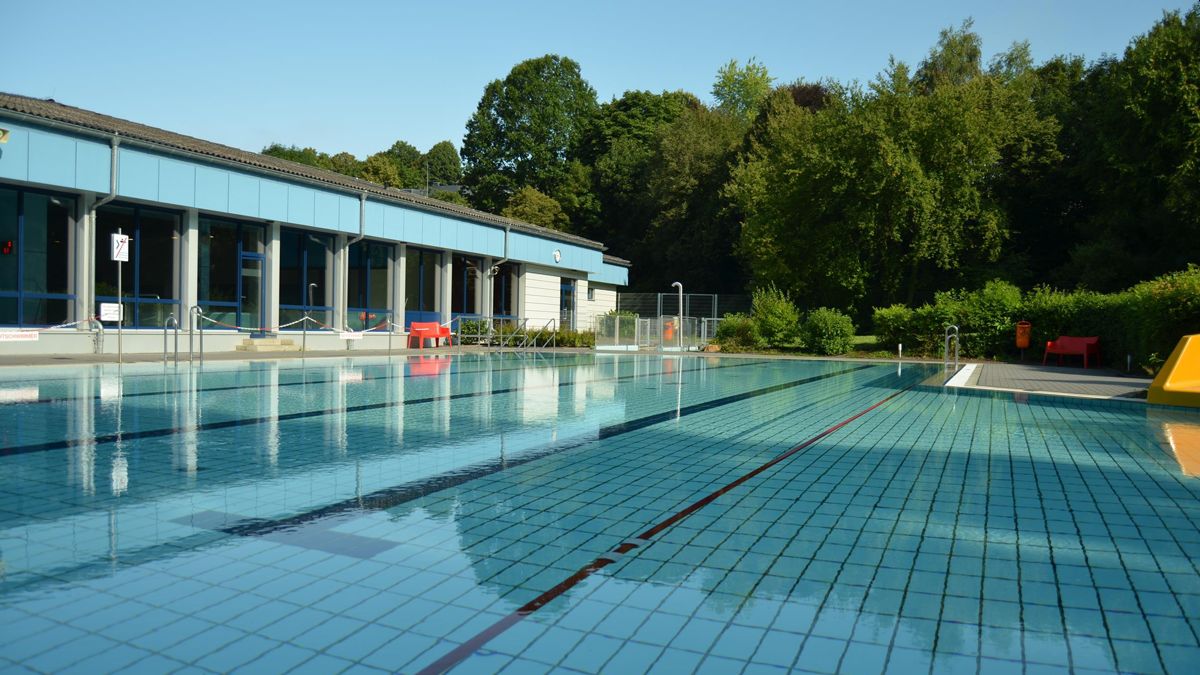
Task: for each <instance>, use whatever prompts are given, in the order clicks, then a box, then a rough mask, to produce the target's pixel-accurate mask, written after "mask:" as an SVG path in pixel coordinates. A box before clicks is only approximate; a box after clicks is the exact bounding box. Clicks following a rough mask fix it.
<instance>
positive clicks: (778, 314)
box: [751, 284, 800, 347]
mask: <svg viewBox="0 0 1200 675" xmlns="http://www.w3.org/2000/svg"><path fill="white" fill-rule="evenodd" d="M751 312H752V315H753V317H754V323H755V324H757V326H758V333H759V335H760V336H762V341H763V342H764V343H765V344H766V346H768V347H792V346H796V344H797V342H798V341H799V337H800V310H798V309H796V304H795V303H794V302H792V298H791V297H790V296H789V295H788V294H787V293H785V292H783V291H781V290H779V289H778V288H776V287H775V285H774V284H772V285H770V286H766V287H763V288H757V289H755V290H754V297H753V299H752V300H751Z"/></svg>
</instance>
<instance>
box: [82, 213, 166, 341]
mask: <svg viewBox="0 0 1200 675" xmlns="http://www.w3.org/2000/svg"><path fill="white" fill-rule="evenodd" d="M118 231H120V232H121V233H123V234H127V235H129V262H128V263H125V264H123V265H121V268H122V271H121V285H122V286H123V287H122V288H121V292H122V294H123V295H124V302H125V318H124V321H123V322H122V323H123V324H124V325H125V326H126V327H131V328H161V327H162V326H163V323H164V322H165V321H166V319H167V316H168V315H169V314H172V313H174V314H175V316H176V318H179V316H180V312H179V300H178V296H177V288H178V283H177V282H178V278H177V276H178V257H179V256H178V254H179V251H178V243H179V215H178V214H175V213H171V212H169V211H159V210H156V209H149V208H145V207H140V206H136V207H134V206H102V207H100V209H98V210H97V211H96V256H95V265H96V304H97V307H96V313H97V314H99V312H100V308H99V304H100V303H101V302H117V289H118V286H117V267H118V263H116V262H114V261H112V260H111V259H110V250H111V249H110V240H111V238H112V235H113V234H115V233H117V232H118Z"/></svg>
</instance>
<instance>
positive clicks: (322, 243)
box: [279, 228, 334, 330]
mask: <svg viewBox="0 0 1200 675" xmlns="http://www.w3.org/2000/svg"><path fill="white" fill-rule="evenodd" d="M333 243H334V239H333V235H331V234H322V233H319V232H308V231H305V230H293V229H290V228H283V229H282V230H281V231H280V233H279V325H280V328H283V327H284V326H285V325H286V324H289V323H293V322H295V321H299V320H300V319H301V318H302V317H304V315H305V313H306V312H307V313H308V315H309V316H310V317H312V318H313V319H315V320H317V321H319V322H320V323H321V325H320V326H313V325H309V329H312V328H327V329H331V330H333V329H334V327H333V325H332V323H333ZM287 329H291V330H301V329H302V326H300V325H299V324H296V325H293V326H288V327H287ZM285 330H286V329H285Z"/></svg>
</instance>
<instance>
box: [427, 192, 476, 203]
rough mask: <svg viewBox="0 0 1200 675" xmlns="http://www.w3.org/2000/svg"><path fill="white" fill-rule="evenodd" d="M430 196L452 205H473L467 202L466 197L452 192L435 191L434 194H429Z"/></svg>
mask: <svg viewBox="0 0 1200 675" xmlns="http://www.w3.org/2000/svg"><path fill="white" fill-rule="evenodd" d="M429 196H430V197H433V198H434V199H437V200H438V201H443V202H450V203H451V204H458V205H459V206H470V205H471V204H470V202H468V201H467V198H466V197H464V196H462V195H460V194H459V193H457V192H454V191H452V190H434V191H433V192H431V193H429Z"/></svg>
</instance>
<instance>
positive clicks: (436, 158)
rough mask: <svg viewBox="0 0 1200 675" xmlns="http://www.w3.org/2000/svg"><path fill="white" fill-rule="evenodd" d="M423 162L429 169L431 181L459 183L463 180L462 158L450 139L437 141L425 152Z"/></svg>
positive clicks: (444, 183) (446, 183)
mask: <svg viewBox="0 0 1200 675" xmlns="http://www.w3.org/2000/svg"><path fill="white" fill-rule="evenodd" d="M421 163H422V166H423V167H424V168H427V169H428V171H429V180H430V182H431V183H440V184H442V185H457V184H458V182H459V181H460V180H462V159H461V158H459V156H458V150H456V149H455V148H454V144H453V143H451V142H450V141H439V142H438V143H435V144H434V145H433V147H431V148H429V152H426V153H425V156H424V157H423V158H422V160H421ZM455 194H458V193H455Z"/></svg>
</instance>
